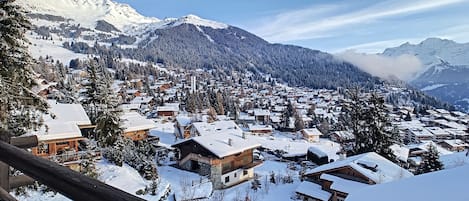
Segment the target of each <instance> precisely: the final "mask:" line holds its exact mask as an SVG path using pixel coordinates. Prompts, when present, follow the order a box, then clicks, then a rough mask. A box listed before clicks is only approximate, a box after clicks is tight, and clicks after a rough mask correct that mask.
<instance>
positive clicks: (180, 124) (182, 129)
mask: <svg viewBox="0 0 469 201" xmlns="http://www.w3.org/2000/svg"><path fill="white" fill-rule="evenodd" d="M191 123H192V120H191V118H190V117H188V116H182V115H178V116H177V117H176V123H175V124H174V127H175V134H176V136H178V138H180V139H187V138H189V137H190V136H191V130H190V129H191Z"/></svg>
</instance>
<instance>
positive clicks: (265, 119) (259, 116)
mask: <svg viewBox="0 0 469 201" xmlns="http://www.w3.org/2000/svg"><path fill="white" fill-rule="evenodd" d="M254 118H255V119H256V121H257V122H259V123H261V124H268V123H269V122H270V111H269V110H261V109H255V110H254Z"/></svg>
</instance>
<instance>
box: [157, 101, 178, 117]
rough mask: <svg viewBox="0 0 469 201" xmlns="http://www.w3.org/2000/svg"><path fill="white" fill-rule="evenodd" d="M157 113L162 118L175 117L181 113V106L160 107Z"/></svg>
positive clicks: (166, 105) (167, 105)
mask: <svg viewBox="0 0 469 201" xmlns="http://www.w3.org/2000/svg"><path fill="white" fill-rule="evenodd" d="M156 112H157V113H158V116H160V117H175V116H176V115H177V114H178V112H179V104H165V105H164V106H158V107H157V108H156Z"/></svg>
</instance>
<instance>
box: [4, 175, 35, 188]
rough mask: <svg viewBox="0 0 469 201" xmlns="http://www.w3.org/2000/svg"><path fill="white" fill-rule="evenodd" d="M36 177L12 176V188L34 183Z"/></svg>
mask: <svg viewBox="0 0 469 201" xmlns="http://www.w3.org/2000/svg"><path fill="white" fill-rule="evenodd" d="M34 181H35V180H34V179H33V178H31V177H29V176H28V175H19V176H11V177H10V189H15V188H18V187H21V186H27V185H31V184H34Z"/></svg>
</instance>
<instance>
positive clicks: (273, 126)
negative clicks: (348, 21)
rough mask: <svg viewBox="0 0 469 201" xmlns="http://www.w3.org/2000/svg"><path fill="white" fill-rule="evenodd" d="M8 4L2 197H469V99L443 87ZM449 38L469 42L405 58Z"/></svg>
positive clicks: (210, 30)
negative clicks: (447, 44) (445, 92)
mask: <svg viewBox="0 0 469 201" xmlns="http://www.w3.org/2000/svg"><path fill="white" fill-rule="evenodd" d="M0 8H1V9H0V39H1V40H0V44H1V46H0V48H1V50H0V67H1V68H0V137H1V138H0V139H1V141H0V186H1V188H0V200H8V201H10V200H31V201H33V200H54V201H55V200H57V201H58V200H60V201H62V200H87V201H91V200H113V201H115V200H154V201H164V200H171V201H173V200H174V201H189V200H214V201H223V200H227V201H264V200H265V201H272V200H280V201H288V200H302V201H344V200H346V201H368V200H369V201H372V200H373V201H375V200H380V201H387V200H393V201H398V200H399V201H414V200H425V201H428V200H446V201H464V200H465V201H467V200H469V194H468V193H467V190H468V188H467V187H468V186H467V181H468V179H469V156H468V153H469V152H468V150H469V115H468V114H467V112H469V99H468V98H467V97H468V96H466V99H465V100H466V102H464V101H460V100H456V99H450V98H447V97H445V96H441V94H437V93H431V92H432V90H433V89H436V88H438V87H442V86H443V85H445V84H443V85H440V86H434V85H432V86H431V87H434V88H432V89H430V88H429V86H430V85H426V88H425V89H422V88H423V87H422V86H423V85H418V84H415V83H417V82H405V81H402V80H400V79H398V78H395V77H394V78H383V77H378V76H376V75H373V74H371V73H369V72H366V71H363V70H362V69H361V68H358V67H357V66H356V64H354V63H353V62H349V61H347V60H346V59H342V58H340V57H338V56H336V55H333V54H329V53H326V52H322V51H318V50H312V49H308V48H303V47H299V46H293V45H282V44H277V43H275V44H274V43H270V42H267V41H266V40H264V39H262V38H260V37H258V36H256V35H254V34H252V33H249V32H247V31H245V30H243V29H241V28H237V27H235V26H231V25H227V24H224V23H221V22H216V21H212V20H207V19H203V18H200V17H198V16H195V15H187V16H184V17H180V18H165V19H157V18H154V17H146V16H143V15H141V14H139V13H138V12H137V11H136V10H135V9H134V8H132V7H130V6H129V5H127V4H123V3H118V2H115V1H113V0H0ZM446 43H451V45H452V46H458V48H459V49H462V50H464V48H468V47H469V44H462V43H456V42H454V41H450V40H446V39H439V38H428V39H426V40H424V41H421V42H420V43H417V44H407V45H406V49H405V50H406V51H411V50H410V49H412V51H415V52H418V51H420V52H419V54H416V55H418V56H421V55H424V54H425V53H426V52H430V51H433V52H441V51H442V49H441V48H445V46H440V45H439V44H446ZM428 44H431V45H428ZM403 46H404V45H403ZM403 46H400V47H396V48H388V49H387V50H386V51H385V53H383V54H386V53H388V55H392V54H391V53H396V52H404V50H401V49H399V48H401V47H403ZM422 48H427V51H422V50H421V49H422ZM431 48H435V49H436V50H434V49H431ZM438 48H440V49H438ZM447 52H449V53H447V54H446V53H445V54H443V53H441V55H433V56H434V57H435V58H436V57H438V58H439V59H441V61H439V60H438V62H439V63H438V62H437V63H434V65H437V66H438V65H439V66H440V67H441V65H443V64H442V62H444V59H445V57H444V56H445V55H448V54H451V51H450V50H449V49H448V50H447ZM433 54H435V53H433ZM460 54H463V55H462V56H460V57H461V58H466V60H465V61H467V63H465V64H466V65H469V60H468V59H467V58H469V48H468V49H467V51H460ZM429 57H430V56H428V55H427V56H426V57H424V56H422V58H429ZM434 57H432V58H434ZM455 57H456V56H455ZM422 60H423V59H422ZM448 60H449V59H448ZM460 60H461V61H462V60H463V59H460ZM432 65H433V64H432ZM448 65H449V64H448ZM429 68H432V67H429ZM465 68H467V69H469V67H465ZM467 69H466V71H461V72H462V73H464V72H465V73H466V74H464V75H462V76H463V77H465V78H464V79H466V81H465V82H464V83H462V84H466V85H464V86H466V87H465V88H462V91H461V90H460V89H458V90H459V91H458V90H456V92H455V91H452V92H450V90H452V89H449V88H448V89H445V91H447V92H448V94H453V95H454V94H459V96H458V97H462V96H464V95H465V93H466V94H469V93H467V92H469V88H468V87H467V86H468V85H467V84H468V83H469V81H468V80H467V77H469V71H468V70H467ZM440 71H441V72H444V71H445V70H444V69H443V70H441V69H440ZM424 75H426V74H425V72H424V73H422V74H421V77H420V78H418V79H421V80H423V78H422V76H424ZM430 79H431V78H429V80H430ZM435 79H436V78H435ZM455 79H456V78H455ZM453 81H454V80H453ZM419 83H420V84H422V83H423V81H421V82H419ZM435 83H438V82H437V81H435V82H433V84H435ZM462 84H461V85H458V86H462ZM446 85H448V86H449V84H446ZM453 92H454V93H453ZM460 99H462V98H460Z"/></svg>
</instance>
